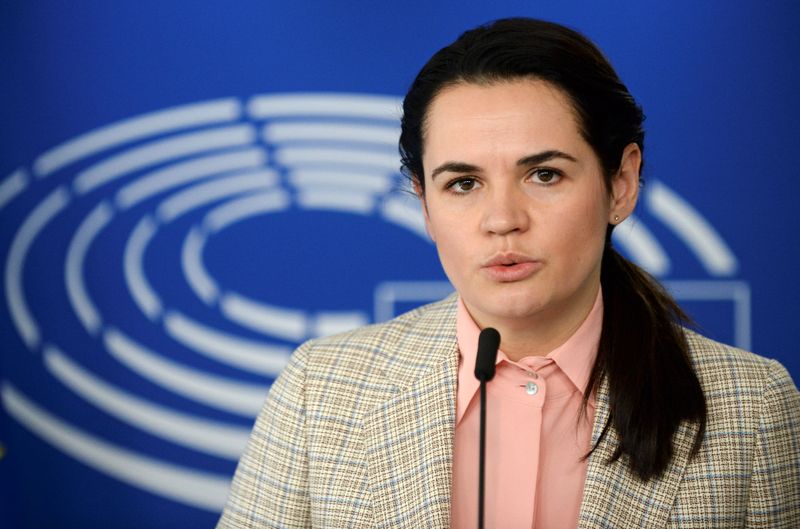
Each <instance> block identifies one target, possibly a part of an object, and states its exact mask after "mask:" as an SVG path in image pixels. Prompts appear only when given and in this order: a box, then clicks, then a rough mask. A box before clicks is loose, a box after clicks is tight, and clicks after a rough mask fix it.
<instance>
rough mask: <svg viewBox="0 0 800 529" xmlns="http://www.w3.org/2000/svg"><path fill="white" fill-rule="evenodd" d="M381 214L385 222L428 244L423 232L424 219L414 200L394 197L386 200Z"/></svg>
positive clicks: (426, 233)
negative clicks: (408, 232)
mask: <svg viewBox="0 0 800 529" xmlns="http://www.w3.org/2000/svg"><path fill="white" fill-rule="evenodd" d="M381 214H382V215H383V218H384V219H386V220H387V221H389V222H391V223H393V224H396V225H398V226H400V227H403V228H406V229H407V230H409V231H412V232H414V233H416V234H417V235H419V236H420V237H422V238H423V239H425V240H426V241H428V242H430V238H429V237H428V232H427V231H425V217H423V216H422V210H421V209H420V206H419V203H418V202H417V200H416V199H412V198H410V197H402V198H399V197H395V198H389V199H387V200H386V201H385V202H384V203H383V205H382V206H381Z"/></svg>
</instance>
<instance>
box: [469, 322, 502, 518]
mask: <svg viewBox="0 0 800 529" xmlns="http://www.w3.org/2000/svg"><path fill="white" fill-rule="evenodd" d="M499 347H500V333H499V332H497V330H495V329H492V328H491V327H487V328H485V329H483V330H482V331H481V333H480V335H479V336H478V355H477V356H476V357H475V378H477V379H478V380H480V382H481V442H480V458H479V459H480V461H479V463H478V464H479V467H478V474H479V476H478V529H483V488H484V485H483V482H484V479H485V478H484V474H485V467H486V383H487V382H489V381H490V380H491V379H492V378H494V368H495V362H496V361H497V349H498V348H499Z"/></svg>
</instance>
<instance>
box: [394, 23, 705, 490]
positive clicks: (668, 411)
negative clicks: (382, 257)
mask: <svg viewBox="0 0 800 529" xmlns="http://www.w3.org/2000/svg"><path fill="white" fill-rule="evenodd" d="M526 78H529V79H538V80H542V81H546V82H548V83H551V84H553V85H554V86H556V87H558V88H559V89H560V90H561V91H562V92H563V93H564V94H565V95H566V96H568V98H569V100H570V102H571V104H572V106H573V109H574V112H575V114H576V116H577V118H578V124H579V129H580V133H581V134H582V135H583V137H584V139H585V140H586V142H587V143H588V144H589V145H590V146H591V147H592V149H593V150H594V152H595V154H596V155H597V157H598V158H599V160H600V164H601V167H602V169H603V178H604V183H605V187H606V190H607V191H608V192H610V190H611V182H612V179H613V178H614V176H615V174H616V173H617V171H618V169H619V164H620V161H621V159H622V152H623V150H624V149H625V147H626V146H627V145H629V144H631V143H635V144H637V145H638V146H639V148H640V149H641V150H642V151H643V150H644V129H643V127H642V122H643V121H644V115H643V113H642V110H641V108H640V107H639V106H638V105H637V103H636V101H635V100H634V99H633V97H632V96H631V94H630V92H628V89H627V88H626V86H625V85H624V84H623V83H622V81H621V80H620V79H619V77H618V76H617V74H616V72H615V71H614V69H613V68H612V66H611V65H610V64H609V62H608V60H607V59H606V58H605V57H604V56H603V54H602V53H601V52H600V50H598V49H597V47H596V46H595V45H594V44H593V43H592V42H591V41H589V40H588V39H587V38H586V37H584V36H583V35H581V34H579V33H577V32H575V31H573V30H571V29H569V28H566V27H564V26H561V25H558V24H554V23H552V22H545V21H541V20H534V19H527V18H511V19H503V20H498V21H495V22H492V23H489V24H487V25H484V26H480V27H478V28H475V29H472V30H470V31H467V32H465V33H464V34H462V35H461V36H460V37H459V38H458V39H457V40H456V41H455V42H454V43H452V44H451V45H449V46H447V47H445V48H443V49H441V50H439V51H438V52H437V53H436V54H435V55H434V56H433V57H432V58H431V59H430V60H429V61H428V62H427V64H425V66H424V67H423V68H422V70H421V71H420V72H419V74H418V75H417V77H416V79H415V80H414V82H413V84H412V85H411V88H410V89H409V91H408V94H406V97H405V100H404V101H403V118H402V131H401V135H400V155H401V158H402V164H403V172H404V174H406V176H408V177H409V178H410V179H411V180H412V181H413V182H414V183H415V184H416V185H418V186H419V188H420V190H421V191H422V192H423V193H424V186H425V178H424V167H423V165H422V156H423V151H424V140H425V129H426V117H427V112H428V108H429V106H430V104H431V102H432V101H433V99H434V98H435V97H436V96H437V95H438V94H439V93H440V92H441V91H442V90H443V89H445V88H447V87H450V86H453V85H457V84H461V83H472V84H487V85H488V84H492V83H496V82H502V81H511V80H516V79H526ZM613 228H614V226H613V225H612V224H609V226H608V230H607V233H606V248H605V251H604V252H603V259H602V265H601V274H600V276H601V277H600V281H601V284H602V286H603V305H604V308H603V310H604V318H603V328H602V332H601V336H600V343H599V347H598V353H597V359H596V360H595V364H594V367H593V369H592V372H591V375H590V378H589V383H588V385H587V388H586V391H585V392H584V401H583V406H584V410H585V406H586V404H587V401H588V399H589V396H590V395H591V393H592V392H593V391H596V390H597V389H599V387H600V384H601V383H602V381H603V380H604V379H607V380H608V385H609V386H608V387H609V399H610V402H609V407H610V414H609V418H608V422H607V423H606V424H605V425H604V427H603V434H602V435H601V437H600V438H599V439H598V440H597V443H596V444H595V445H594V446H593V447H592V451H594V450H595V449H596V448H597V446H598V445H599V443H600V442H601V440H602V439H604V438H605V437H606V434H607V433H608V431H609V428H611V427H613V428H614V430H615V431H616V432H617V434H618V437H619V444H618V446H617V447H616V451H615V453H614V455H613V456H612V458H611V461H616V460H618V459H620V458H621V457H623V456H624V457H625V459H626V460H627V462H628V464H629V466H630V468H631V470H632V471H633V472H634V473H635V474H636V475H637V476H638V477H640V478H641V479H642V480H648V479H650V478H653V477H658V476H660V475H661V474H662V473H663V472H664V471H665V470H666V469H667V467H668V465H669V462H670V460H671V459H672V454H673V446H672V436H673V434H674V433H675V432H676V430H677V429H678V427H679V425H680V423H681V422H682V421H684V420H686V421H696V422H697V423H698V426H699V429H698V433H697V436H696V437H695V443H694V447H693V450H692V453H693V454H695V453H696V452H697V451H698V450H699V449H700V444H701V442H702V439H703V435H704V432H705V424H706V405H705V398H704V396H703V391H702V388H701V386H700V381H699V380H698V378H697V375H696V374H695V372H694V369H693V368H692V364H691V360H690V358H689V351H688V345H687V343H686V337H685V334H684V331H683V327H682V325H683V324H684V323H685V322H687V321H688V317H687V316H686V315H685V314H684V312H683V311H682V310H681V308H680V307H679V306H678V304H677V303H676V302H675V301H674V300H673V299H672V298H671V297H670V296H669V295H668V294H667V293H666V292H665V291H664V289H663V288H662V287H661V286H660V285H659V284H658V283H657V282H656V281H655V280H654V279H653V278H652V277H650V276H649V275H648V274H647V273H646V272H644V271H643V270H642V269H640V268H639V267H637V266H636V265H635V264H633V263H631V262H630V261H628V260H627V259H625V258H624V257H622V256H621V255H620V254H619V253H618V252H617V251H616V250H615V249H614V248H613V247H612V245H611V231H612V230H613ZM590 453H591V452H590Z"/></svg>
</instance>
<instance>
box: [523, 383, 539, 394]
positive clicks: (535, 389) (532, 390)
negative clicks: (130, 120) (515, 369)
mask: <svg viewBox="0 0 800 529" xmlns="http://www.w3.org/2000/svg"><path fill="white" fill-rule="evenodd" d="M525 393H527V394H528V395H531V396H533V395H536V394H537V393H539V386H537V385H536V384H534V383H533V382H528V383H527V384H525Z"/></svg>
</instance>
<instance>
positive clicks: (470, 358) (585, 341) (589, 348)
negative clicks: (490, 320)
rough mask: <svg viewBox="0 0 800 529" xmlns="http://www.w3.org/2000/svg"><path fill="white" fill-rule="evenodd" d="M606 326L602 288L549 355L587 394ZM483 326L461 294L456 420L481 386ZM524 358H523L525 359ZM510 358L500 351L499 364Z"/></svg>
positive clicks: (458, 328) (458, 321)
mask: <svg viewBox="0 0 800 529" xmlns="http://www.w3.org/2000/svg"><path fill="white" fill-rule="evenodd" d="M602 328H603V292H602V288H599V289H598V290H597V297H596V298H595V300H594V305H592V309H591V310H590V311H589V314H588V316H586V319H585V320H584V321H583V323H581V326H580V327H578V330H576V331H575V332H574V333H573V334H572V336H570V337H569V338H568V339H567V341H566V342H564V343H563V344H561V345H560V346H559V347H557V348H556V349H554V350H552V351H551V352H550V353H548V354H547V355H546V357H547V358H550V359H551V360H553V362H554V363H555V364H556V365H557V366H558V368H559V369H561V370H562V371H563V372H564V374H566V375H567V377H568V378H569V379H570V381H571V382H572V383H573V384H574V385H575V387H576V388H577V389H578V391H580V392H581V394H583V392H584V390H585V389H586V384H587V383H588V382H589V376H590V374H591V372H592V368H593V367H594V361H595V358H596V357H597V346H598V344H599V343H600V333H601V331H602ZM480 331H481V330H480V329H479V328H478V325H477V324H476V323H475V320H473V319H472V316H471V315H470V313H469V311H468V310H467V307H466V305H464V301H463V300H462V299H461V297H460V296H459V298H458V309H457V312H456V338H457V340H458V349H459V355H460V358H459V365H458V393H457V397H456V410H457V411H456V423H458V422H459V421H460V420H461V417H462V416H463V415H464V413H465V412H466V410H467V406H468V405H469V403H470V401H471V400H472V396H473V395H474V394H475V392H476V391H477V390H478V388H479V387H480V383H479V382H478V380H477V379H476V378H475V373H474V370H475V357H476V356H477V352H478V335H479V334H480ZM524 360H525V359H524V358H523V359H521V360H520V362H524ZM503 361H509V360H508V358H507V357H506V356H505V354H504V353H503V352H502V350H501V351H498V354H497V360H496V362H495V363H496V364H499V363H500V362H503Z"/></svg>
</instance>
